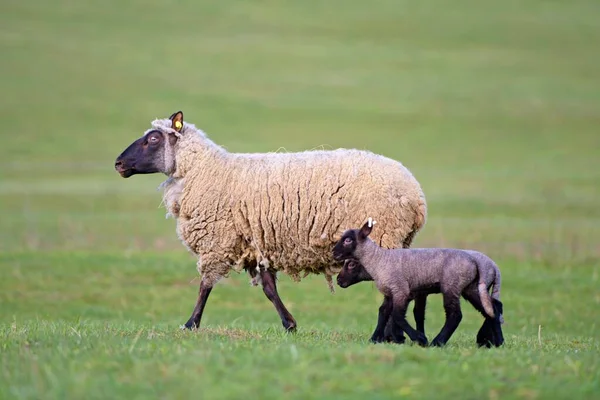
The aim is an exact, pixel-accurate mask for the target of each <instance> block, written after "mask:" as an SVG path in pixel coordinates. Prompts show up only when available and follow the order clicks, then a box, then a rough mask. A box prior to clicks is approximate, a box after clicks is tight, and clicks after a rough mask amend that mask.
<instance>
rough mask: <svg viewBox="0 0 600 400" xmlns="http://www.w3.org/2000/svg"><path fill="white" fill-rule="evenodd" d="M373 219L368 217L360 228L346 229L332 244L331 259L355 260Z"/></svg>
mask: <svg viewBox="0 0 600 400" xmlns="http://www.w3.org/2000/svg"><path fill="white" fill-rule="evenodd" d="M373 225H375V221H373V218H371V217H369V219H368V221H367V222H365V224H364V225H363V226H362V228H360V229H348V230H347V231H345V232H344V233H343V234H342V237H341V238H340V240H338V242H337V243H336V244H335V246H333V259H334V260H336V261H346V260H357V259H358V253H359V252H360V248H361V246H362V245H363V244H364V243H365V242H366V241H367V240H370V239H368V237H369V235H370V234H371V231H372V230H373Z"/></svg>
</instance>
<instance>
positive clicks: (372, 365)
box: [0, 0, 600, 399]
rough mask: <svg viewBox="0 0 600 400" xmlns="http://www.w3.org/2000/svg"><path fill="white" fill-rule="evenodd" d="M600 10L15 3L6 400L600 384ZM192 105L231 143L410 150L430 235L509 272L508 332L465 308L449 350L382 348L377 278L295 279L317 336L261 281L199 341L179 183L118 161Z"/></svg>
mask: <svg viewBox="0 0 600 400" xmlns="http://www.w3.org/2000/svg"><path fill="white" fill-rule="evenodd" d="M599 16H600V3H599V2H597V1H592V0H589V1H584V0H576V1H570V2H566V1H534V0H532V1H527V2H523V1H504V2H491V1H466V0H460V1H444V0H427V1H421V2H408V1H391V0H389V1H388V0H375V1H372V2H360V1H350V0H347V1H341V0H331V1H327V2H323V1H312V0H308V1H303V2H283V1H253V2H247V1H234V0H223V1H219V2H198V1H187V0H186V1H179V2H174V1H152V0H150V1H137V0H136V1H129V2H117V1H113V0H107V1H103V2H101V1H89V0H88V1H68V0H57V1H53V2H43V1H15V0H3V1H2V3H1V4H0V53H1V56H0V66H1V71H2V74H1V76H0V83H1V87H2V97H1V98H0V113H1V114H0V116H1V118H2V123H3V128H2V145H1V146H0V165H1V168H0V209H2V210H3V211H2V216H1V217H0V252H1V255H0V274H1V276H2V279H1V280H0V333H2V336H1V338H0V340H1V342H2V343H1V346H2V347H1V348H0V350H1V354H0V360H2V369H1V371H0V397H1V398H37V399H39V398H83V397H85V398H106V397H110V398H116V397H132V398H135V397H144V398H148V397H160V398H181V397H189V396H196V397H198V396H200V397H208V398H225V397H240V396H242V395H256V396H259V397H261V398H269V397H279V396H282V395H284V396H286V397H293V398H307V397H321V398H323V397H336V398H340V397H353V396H355V397H356V398H364V396H367V395H368V396H369V398H387V397H399V396H405V397H424V398H431V397H437V398H440V397H455V398H456V397H457V396H459V398H471V397H473V398H475V397H477V398H481V397H485V398H487V397H489V398H498V397H500V396H502V397H503V398H537V397H539V398H552V397H569V398H575V397H577V398H591V397H594V396H597V395H599V394H600V375H599V372H598V371H599V370H600V361H599V357H598V355H599V344H598V333H599V331H600V327H599V326H598V324H599V321H600V311H598V310H599V309H600V290H599V289H598V288H599V285H600V282H599V281H598V275H599V273H600V262H599V260H600V245H599V243H600V229H599V228H598V227H599V226H600V207H599V205H600V157H599V154H600V150H599V149H600V129H599V126H600V68H599V63H600V52H599V51H598V49H599V48H598V44H599V43H600V23H599V22H598V21H599ZM177 110H183V112H184V114H185V118H186V120H187V121H189V122H192V123H194V124H196V125H197V126H198V127H200V128H202V129H203V130H204V131H205V132H207V134H208V135H209V136H210V137H211V138H212V139H213V140H214V141H215V142H217V143H219V144H221V145H223V146H225V147H226V148H227V149H228V150H230V151H240V152H265V151H276V150H278V149H285V150H287V151H296V150H306V149H312V148H317V147H323V148H337V147H351V148H361V149H369V150H371V151H374V152H377V153H381V154H384V155H386V156H389V157H392V158H394V159H397V160H399V161H401V162H402V163H404V164H405V165H406V166H407V167H408V168H409V169H410V170H411V171H412V172H413V173H414V174H415V176H416V177H417V179H418V180H419V181H420V182H421V184H422V186H423V189H424V191H425V194H426V196H427V201H428V206H429V215H428V221H427V225H426V227H425V228H424V229H423V231H422V232H421V233H420V234H419V235H418V236H417V238H416V240H415V242H414V246H452V247H469V248H475V249H478V250H482V251H485V252H487V253H488V254H489V255H491V256H492V257H494V258H495V259H496V260H497V261H498V263H499V265H500V267H501V269H502V271H503V291H502V295H503V301H504V303H505V312H506V315H505V319H506V321H507V323H506V324H505V327H504V329H505V336H506V339H507V344H506V346H505V347H504V348H503V349H498V350H493V351H488V352H486V351H480V350H477V349H476V348H475V343H474V337H475V333H476V331H477V329H478V327H479V325H480V323H481V321H480V317H479V316H478V315H477V314H476V313H474V312H473V311H472V310H470V309H469V306H468V305H466V304H465V306H464V314H465V317H464V319H463V323H462V325H461V326H460V327H459V329H458V331H457V333H456V334H455V336H454V337H453V338H452V340H451V342H450V344H449V346H448V347H447V348H445V349H443V350H435V349H420V348H417V347H413V346H410V345H406V346H392V345H381V346H372V345H369V344H368V343H367V339H368V337H369V336H370V333H371V331H372V328H373V327H374V324H375V320H376V312H377V307H378V303H379V301H380V296H379V294H378V292H377V290H376V289H375V287H374V286H373V285H371V284H362V285H358V286H356V287H353V288H351V289H347V290H340V289H338V291H337V293H336V294H335V295H333V296H332V295H330V294H329V293H328V291H327V288H326V285H325V283H324V280H323V278H322V277H314V278H309V279H306V280H305V281H303V282H302V283H300V284H296V283H292V282H290V280H289V279H288V278H287V277H285V276H282V277H281V283H280V288H281V289H280V293H281V295H282V298H283V300H284V302H285V303H286V305H287V306H288V307H289V308H290V310H291V312H292V313H293V314H294V316H295V317H296V319H297V320H298V323H299V326H300V330H299V332H298V334H297V335H295V336H289V335H285V334H284V333H283V332H281V331H282V328H281V327H280V323H279V319H278V317H277V314H276V313H275V310H274V308H273V307H272V305H271V304H270V303H269V301H268V300H267V299H266V298H265V297H264V295H263V294H262V292H261V290H260V289H257V288H250V287H248V285H247V277H245V276H243V275H241V276H238V275H234V276H233V277H232V278H231V279H228V280H226V281H224V282H223V283H222V284H220V285H219V286H218V287H217V288H216V289H215V290H214V291H213V294H212V295H211V298H210V300H209V302H208V306H207V309H206V312H205V317H204V319H203V329H202V330H200V331H199V332H195V333H186V332H179V331H178V330H177V328H178V326H179V324H181V323H183V322H185V320H186V319H187V317H188V316H189V314H190V312H191V309H192V307H193V304H194V301H195V296H196V291H197V283H198V282H197V276H196V275H197V274H196V270H195V260H194V258H193V257H192V256H191V255H189V254H188V253H187V252H186V250H185V249H184V247H183V246H182V245H181V244H180V243H179V241H178V239H177V237H176V235H175V227H174V221H173V220H165V218H164V214H165V210H164V209H162V208H160V207H159V205H160V201H161V195H160V193H159V192H157V191H156V188H157V186H158V184H159V183H160V182H161V181H162V180H163V179H164V177H163V176H158V175H157V176H135V177H133V178H130V179H128V180H124V179H122V178H120V177H119V176H118V174H117V173H116V172H115V171H114V169H113V164H114V160H115V158H116V156H117V155H118V154H119V153H120V152H121V151H122V150H123V149H124V148H125V147H126V146H127V145H129V144H130V143H131V142H132V141H133V140H135V139H136V138H137V137H139V136H141V134H142V133H143V132H144V130H146V129H147V128H148V127H149V126H150V125H149V123H150V121H152V120H153V119H154V118H157V117H161V118H162V117H167V116H169V115H170V114H171V113H173V112H175V111H177ZM429 305H430V306H429V310H430V311H429V313H428V316H427V329H428V336H429V337H430V339H431V338H432V335H435V333H437V330H438V329H439V328H440V327H441V324H442V323H443V311H442V307H441V298H440V297H439V296H432V297H430V300H429ZM411 320H412V318H411ZM540 325H541V331H540V337H539V338H538V330H539V329H540Z"/></svg>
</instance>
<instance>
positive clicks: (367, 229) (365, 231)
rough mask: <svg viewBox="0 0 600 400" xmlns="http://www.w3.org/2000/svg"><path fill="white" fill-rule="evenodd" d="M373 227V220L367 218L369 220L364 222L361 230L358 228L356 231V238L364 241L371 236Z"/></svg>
mask: <svg viewBox="0 0 600 400" xmlns="http://www.w3.org/2000/svg"><path fill="white" fill-rule="evenodd" d="M373 225H375V221H373V218H371V217H369V220H368V221H367V222H365V224H364V225H363V226H362V228H360V231H358V237H359V238H361V239H366V238H367V236H369V235H370V234H371V231H372V230H373Z"/></svg>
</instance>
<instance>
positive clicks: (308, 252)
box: [165, 132, 426, 282]
mask: <svg viewBox="0 0 600 400" xmlns="http://www.w3.org/2000/svg"><path fill="white" fill-rule="evenodd" d="M181 142H182V143H181V144H180V147H179V149H178V151H177V153H176V154H177V155H176V157H177V160H178V162H177V169H176V171H175V173H174V174H173V178H171V179H170V180H169V182H168V183H167V184H166V188H165V203H166V204H167V206H168V208H169V211H170V213H171V214H173V215H175V216H176V217H177V232H178V234H179V237H180V238H181V240H182V241H183V242H184V243H185V244H186V246H187V247H188V248H189V249H190V250H191V251H193V252H194V253H196V254H198V255H199V257H200V260H201V262H199V264H198V266H199V271H200V272H201V273H202V275H203V277H204V278H205V279H208V280H210V281H213V282H216V281H217V280H218V279H219V278H221V277H223V276H226V275H227V274H228V272H229V270H230V269H237V270H240V269H242V268H243V267H244V266H245V265H248V263H250V264H252V263H255V262H258V263H259V264H261V265H265V266H269V267H270V268H273V269H275V270H283V271H285V272H286V273H287V274H289V275H291V276H292V277H294V278H299V277H300V274H301V273H311V272H313V273H325V274H327V275H329V276H331V275H333V274H334V273H335V272H337V271H335V268H333V269H332V267H334V266H335V262H334V260H333V258H332V256H331V247H332V246H333V244H334V243H335V237H336V236H339V234H340V233H341V229H343V227H345V226H348V225H350V224H357V223H360V222H361V221H360V220H358V219H357V218H356V215H364V213H365V212H367V213H370V214H369V215H382V216H385V218H384V219H385V221H387V223H386V224H382V227H381V229H380V231H379V232H381V233H380V234H379V235H377V236H376V237H374V239H375V240H377V241H378V243H380V244H381V245H382V246H384V247H396V246H402V245H405V246H408V244H410V240H411V239H412V236H413V235H414V234H415V233H416V231H417V230H418V229H419V228H420V227H421V226H422V225H423V223H424V222H425V213H426V208H425V207H426V206H425V201H424V196H423V193H422V191H421V189H420V186H419V184H418V182H417V181H416V179H415V178H414V177H413V176H412V174H411V173H410V172H409V171H408V170H407V169H406V168H405V167H403V166H402V164H400V163H399V162H396V161H393V160H391V159H389V158H385V157H382V156H379V155H375V154H373V153H370V152H366V151H358V150H335V151H311V152H303V153H266V154H236V153H228V152H226V151H225V150H223V149H222V148H221V147H218V146H216V145H215V144H214V143H212V142H210V141H209V140H208V139H207V138H205V137H204V136H203V135H202V134H201V133H194V132H192V133H191V134H186V135H184V136H183V138H182V139H181ZM173 193H176V194H177V193H180V196H178V195H173ZM359 211H360V212H359Z"/></svg>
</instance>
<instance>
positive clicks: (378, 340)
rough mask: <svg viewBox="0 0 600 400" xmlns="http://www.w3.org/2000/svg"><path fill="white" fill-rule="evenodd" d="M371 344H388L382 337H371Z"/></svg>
mask: <svg viewBox="0 0 600 400" xmlns="http://www.w3.org/2000/svg"><path fill="white" fill-rule="evenodd" d="M369 342H371V343H373V344H377V343H384V342H386V338H385V337H382V336H375V335H373V336H371V339H369Z"/></svg>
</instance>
